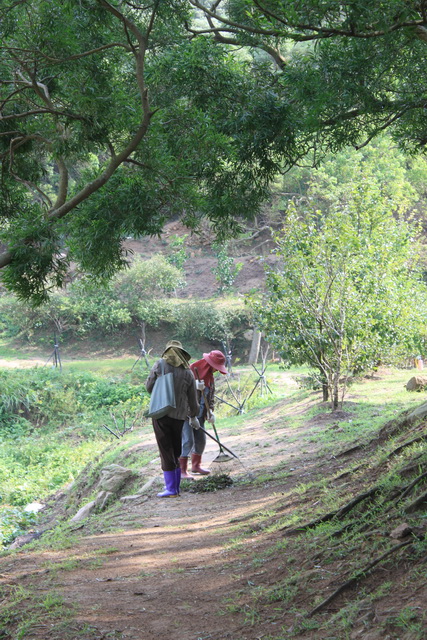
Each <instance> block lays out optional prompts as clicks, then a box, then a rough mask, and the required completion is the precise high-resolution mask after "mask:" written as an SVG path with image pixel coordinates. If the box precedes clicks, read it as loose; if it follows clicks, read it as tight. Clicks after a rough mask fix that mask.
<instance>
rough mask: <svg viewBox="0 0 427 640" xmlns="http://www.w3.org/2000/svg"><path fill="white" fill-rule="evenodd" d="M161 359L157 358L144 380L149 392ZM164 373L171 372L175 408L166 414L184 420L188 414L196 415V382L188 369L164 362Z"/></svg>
mask: <svg viewBox="0 0 427 640" xmlns="http://www.w3.org/2000/svg"><path fill="white" fill-rule="evenodd" d="M160 363H161V361H160V360H158V361H157V362H156V363H155V364H154V366H153V368H152V369H151V371H150V375H149V376H148V378H147V380H146V382H145V388H146V389H147V391H148V393H151V392H152V390H153V387H154V383H155V382H156V379H157V378H158V376H160V375H161V368H160ZM165 373H173V383H174V389H175V403H176V409H171V411H170V412H169V413H168V414H167V415H168V416H169V417H170V418H175V419H176V420H185V419H186V418H187V417H188V416H190V417H193V416H197V414H198V413H199V403H198V402H197V392H196V382H195V380H194V376H193V373H192V372H191V371H190V369H184V368H183V367H173V366H172V365H170V364H168V363H167V362H165Z"/></svg>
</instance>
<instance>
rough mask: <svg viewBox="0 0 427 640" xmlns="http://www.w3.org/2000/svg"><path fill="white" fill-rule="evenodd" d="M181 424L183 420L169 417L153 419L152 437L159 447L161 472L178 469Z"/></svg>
mask: <svg viewBox="0 0 427 640" xmlns="http://www.w3.org/2000/svg"><path fill="white" fill-rule="evenodd" d="M183 424H184V420H176V419H175V418H169V416H164V417H163V418H157V419H156V420H155V419H154V418H153V429H154V435H155V436H156V440H157V446H158V447H159V452H160V460H161V465H162V470H163V471H174V469H178V468H179V456H180V455H181V434H182V426H183Z"/></svg>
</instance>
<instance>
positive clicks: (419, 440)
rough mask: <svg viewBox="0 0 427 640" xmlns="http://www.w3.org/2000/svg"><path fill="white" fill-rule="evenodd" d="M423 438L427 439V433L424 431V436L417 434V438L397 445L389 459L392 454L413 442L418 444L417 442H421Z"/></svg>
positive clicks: (389, 456) (390, 455) (390, 454)
mask: <svg viewBox="0 0 427 640" xmlns="http://www.w3.org/2000/svg"><path fill="white" fill-rule="evenodd" d="M422 440H427V434H425V433H424V434H423V435H422V436H417V437H416V438H413V440H409V441H408V442H404V443H403V444H401V445H399V446H398V447H396V449H393V451H391V452H390V453H389V454H388V456H387V460H388V459H389V458H391V457H392V456H395V455H396V454H397V453H400V451H402V449H405V448H406V447H410V446H411V444H416V443H417V442H421V441H422Z"/></svg>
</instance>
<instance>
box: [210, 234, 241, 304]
mask: <svg viewBox="0 0 427 640" xmlns="http://www.w3.org/2000/svg"><path fill="white" fill-rule="evenodd" d="M214 249H215V251H216V257H217V261H218V264H217V266H216V267H215V269H214V273H215V278H216V281H217V283H218V293H220V294H221V293H226V292H227V291H231V289H232V287H233V284H234V281H235V279H236V278H237V276H238V274H239V271H240V270H241V269H242V267H243V262H238V263H237V264H236V263H235V262H234V258H232V257H231V256H230V255H229V254H228V246H227V245H226V244H224V245H215V246H214Z"/></svg>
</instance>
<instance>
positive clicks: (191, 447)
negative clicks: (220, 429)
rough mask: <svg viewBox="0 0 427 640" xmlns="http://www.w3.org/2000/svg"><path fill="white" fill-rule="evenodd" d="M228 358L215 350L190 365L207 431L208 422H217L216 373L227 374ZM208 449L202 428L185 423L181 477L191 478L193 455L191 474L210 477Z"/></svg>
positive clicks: (200, 418)
mask: <svg viewBox="0 0 427 640" xmlns="http://www.w3.org/2000/svg"><path fill="white" fill-rule="evenodd" d="M225 364H226V358H225V355H224V354H223V353H222V351H218V350H216V349H214V350H213V351H210V352H209V353H204V354H203V358H202V359H201V360H197V362H193V364H191V365H190V369H191V371H192V372H193V373H194V376H195V378H196V384H197V389H198V392H199V395H200V397H199V403H200V411H199V414H198V419H199V424H200V426H201V427H202V428H204V424H205V420H207V421H208V422H210V423H211V424H214V423H215V414H214V412H213V409H214V398H215V381H214V375H213V374H214V373H215V371H219V372H220V373H222V374H223V375H226V374H227V373H228V371H227V369H226V366H225ZM205 447H206V435H205V433H204V432H203V431H202V430H201V429H194V428H193V427H192V426H191V423H190V422H189V421H186V422H185V423H184V426H183V429H182V451H181V457H180V459H179V464H180V466H181V477H182V478H192V476H191V475H190V474H189V473H188V471H187V467H188V457H189V455H190V453H191V473H199V474H201V475H208V474H209V473H210V471H208V469H203V467H202V466H201V462H202V455H203V452H204V450H205Z"/></svg>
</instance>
